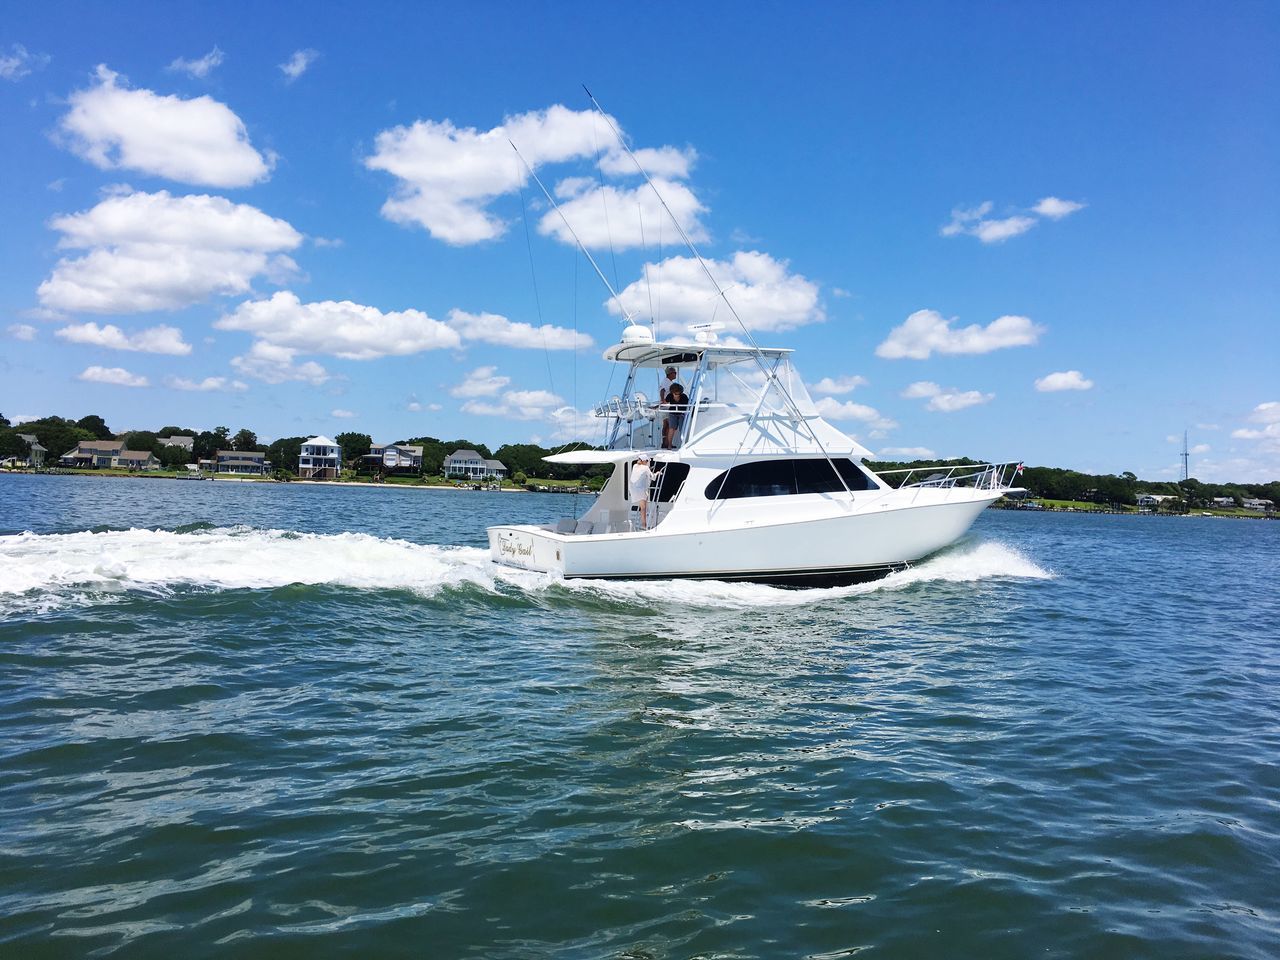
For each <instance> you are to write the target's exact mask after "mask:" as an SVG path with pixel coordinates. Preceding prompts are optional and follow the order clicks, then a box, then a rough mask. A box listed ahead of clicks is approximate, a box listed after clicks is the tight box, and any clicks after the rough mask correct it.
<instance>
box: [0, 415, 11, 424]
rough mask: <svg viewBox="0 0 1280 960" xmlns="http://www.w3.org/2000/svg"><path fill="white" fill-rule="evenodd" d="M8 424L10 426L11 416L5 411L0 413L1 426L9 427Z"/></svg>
mask: <svg viewBox="0 0 1280 960" xmlns="http://www.w3.org/2000/svg"><path fill="white" fill-rule="evenodd" d="M7 426H10V423H9V418H8V417H6V416H5V415H4V414H3V413H0V427H7Z"/></svg>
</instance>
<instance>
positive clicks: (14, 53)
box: [0, 43, 49, 83]
mask: <svg viewBox="0 0 1280 960" xmlns="http://www.w3.org/2000/svg"><path fill="white" fill-rule="evenodd" d="M48 63H49V55H48V54H46V53H32V52H31V51H29V50H28V49H27V48H26V47H24V46H23V45H22V44H20V43H15V44H14V45H13V46H12V47H10V48H9V52H8V53H0V80H10V81H12V82H14V83H17V82H18V81H19V80H21V79H22V78H23V77H25V76H28V75H29V74H30V73H31V71H32V70H39V69H41V68H42V67H45V66H47V65H48Z"/></svg>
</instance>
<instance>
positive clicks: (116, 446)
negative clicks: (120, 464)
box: [76, 440, 124, 450]
mask: <svg viewBox="0 0 1280 960" xmlns="http://www.w3.org/2000/svg"><path fill="white" fill-rule="evenodd" d="M76 449H77V450H123V449H124V441H123V440H81V441H80V442H79V443H77V444H76Z"/></svg>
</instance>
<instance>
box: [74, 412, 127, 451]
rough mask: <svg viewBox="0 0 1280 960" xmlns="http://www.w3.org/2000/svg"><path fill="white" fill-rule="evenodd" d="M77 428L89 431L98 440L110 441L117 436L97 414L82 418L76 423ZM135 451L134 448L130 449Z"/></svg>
mask: <svg viewBox="0 0 1280 960" xmlns="http://www.w3.org/2000/svg"><path fill="white" fill-rule="evenodd" d="M76 426H77V427H79V428H80V429H81V430H88V431H89V432H90V433H91V434H93V436H94V438H95V439H97V440H110V439H111V438H112V437H114V436H115V434H113V433H112V432H111V430H110V428H108V427H107V422H106V421H105V420H103V419H102V418H101V417H100V416H98V415H97V414H96V413H91V414H89V415H88V416H87V417H81V418H80V419H79V420H77V421H76ZM130 449H133V448H130Z"/></svg>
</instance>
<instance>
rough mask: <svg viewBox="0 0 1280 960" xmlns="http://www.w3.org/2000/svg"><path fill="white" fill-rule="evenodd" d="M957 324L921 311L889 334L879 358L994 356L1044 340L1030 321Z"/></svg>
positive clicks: (1010, 319)
mask: <svg viewBox="0 0 1280 960" xmlns="http://www.w3.org/2000/svg"><path fill="white" fill-rule="evenodd" d="M953 322H955V318H954V317H953V318H952V319H950V320H947V319H944V318H943V316H942V314H940V313H938V311H936V310H917V311H916V312H915V313H913V314H911V316H909V317H907V319H906V320H905V321H904V322H903V324H902V325H901V326H899V327H894V328H893V330H891V331H889V336H888V337H887V338H886V339H885V341H884V342H883V343H882V344H880V345H879V346H878V347H876V356H878V357H884V358H885V359H887V360H900V359H902V358H904V357H908V358H910V359H912V360H925V359H927V358H928V357H929V356H930V355H932V354H933V353H944V354H972V353H990V352H991V351H992V350H1000V349H1003V348H1005V347H1025V346H1029V345H1031V344H1033V343H1035V342H1036V341H1037V340H1039V339H1040V334H1042V333H1043V332H1044V328H1043V327H1041V326H1039V325H1038V324H1035V323H1032V322H1031V320H1030V319H1028V318H1027V317H1019V316H1004V317H999V318H998V319H996V320H992V321H991V322H990V323H989V324H987V325H986V326H985V327H983V326H979V325H978V324H976V323H974V324H970V325H969V326H967V327H960V328H953V327H952V326H951V324H952V323H953Z"/></svg>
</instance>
